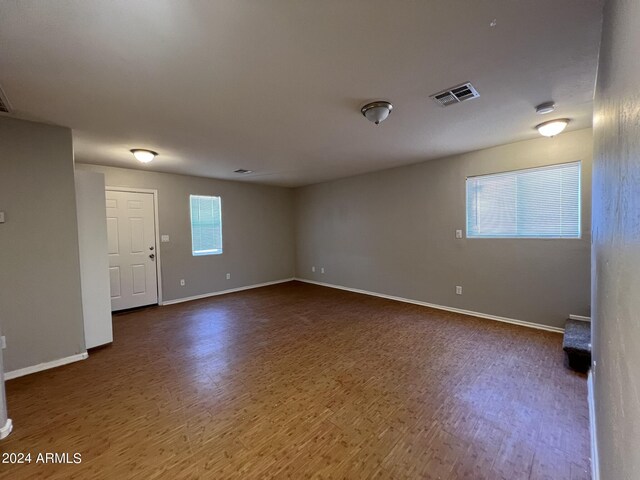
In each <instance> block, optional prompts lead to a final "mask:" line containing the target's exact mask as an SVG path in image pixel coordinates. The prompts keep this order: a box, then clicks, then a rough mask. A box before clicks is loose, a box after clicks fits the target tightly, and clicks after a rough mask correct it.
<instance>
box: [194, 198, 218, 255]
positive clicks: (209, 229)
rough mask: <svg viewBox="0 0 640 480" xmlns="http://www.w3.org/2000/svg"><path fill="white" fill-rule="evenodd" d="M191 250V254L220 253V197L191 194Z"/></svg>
mask: <svg viewBox="0 0 640 480" xmlns="http://www.w3.org/2000/svg"><path fill="white" fill-rule="evenodd" d="M189 201H190V204H191V251H192V253H193V255H196V256H197V255H216V254H220V253H222V212H221V207H220V197H207V196H202V195H191V196H190V197H189Z"/></svg>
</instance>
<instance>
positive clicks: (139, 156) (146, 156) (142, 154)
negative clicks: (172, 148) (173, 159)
mask: <svg viewBox="0 0 640 480" xmlns="http://www.w3.org/2000/svg"><path fill="white" fill-rule="evenodd" d="M130 152H131V153H133V156H134V157H136V160H138V161H139V162H141V163H149V162H150V161H151V160H153V159H154V158H156V157H157V156H158V154H157V153H156V152H154V151H152V150H146V149H144V148H133V149H131V150H130Z"/></svg>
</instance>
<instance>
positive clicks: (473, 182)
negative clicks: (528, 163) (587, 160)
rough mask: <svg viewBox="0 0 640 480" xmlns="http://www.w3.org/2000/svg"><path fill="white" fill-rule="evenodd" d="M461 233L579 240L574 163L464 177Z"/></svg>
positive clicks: (577, 165) (576, 164) (577, 169)
mask: <svg viewBox="0 0 640 480" xmlns="http://www.w3.org/2000/svg"><path fill="white" fill-rule="evenodd" d="M467 237H469V238H580V162H573V163H564V164H560V165H551V166H548V167H542V168H530V169H527V170H517V171H513V172H505V173H497V174H493V175H482V176H477V177H469V178H467Z"/></svg>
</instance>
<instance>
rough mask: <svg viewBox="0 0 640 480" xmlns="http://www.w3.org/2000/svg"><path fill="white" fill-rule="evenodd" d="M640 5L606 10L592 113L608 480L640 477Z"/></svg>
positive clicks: (602, 434) (598, 378) (615, 2)
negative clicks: (639, 88) (639, 89)
mask: <svg viewBox="0 0 640 480" xmlns="http://www.w3.org/2000/svg"><path fill="white" fill-rule="evenodd" d="M639 46H640V2H638V0H610V1H609V2H608V3H607V4H606V6H605V11H604V23H603V34H602V48H601V51H600V65H599V68H598V83H597V87H596V97H595V115H594V177H593V205H594V211H593V279H594V280H593V310H594V312H593V329H594V338H593V344H594V354H593V360H594V368H593V371H592V372H593V375H594V384H595V388H594V391H595V394H594V398H595V407H596V409H595V410H596V424H597V428H596V431H597V446H598V450H599V459H600V478H601V479H602V480H637V479H638V478H640V370H639V367H640V120H639V119H640V95H639V94H638V85H640V55H639V50H638V49H639Z"/></svg>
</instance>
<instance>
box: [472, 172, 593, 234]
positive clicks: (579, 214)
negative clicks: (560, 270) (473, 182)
mask: <svg viewBox="0 0 640 480" xmlns="http://www.w3.org/2000/svg"><path fill="white" fill-rule="evenodd" d="M572 164H578V165H580V171H579V178H578V201H579V205H578V228H579V233H578V236H571V237H558V236H542V235H540V236H526V237H525V236H519V235H473V236H469V230H468V225H469V211H468V209H467V205H468V201H469V192H468V189H467V181H468V180H469V179H470V178H478V177H498V176H502V175H505V176H507V175H511V174H513V173H514V172H525V171H535V170H548V169H550V168H553V167H559V166H562V165H572ZM464 196H465V198H464V226H465V238H466V239H469V240H582V230H583V228H582V160H574V161H571V162H561V163H552V164H549V165H541V166H539V167H528V168H515V169H513V170H505V171H502V172H496V173H482V174H479V175H468V176H467V177H465V183H464Z"/></svg>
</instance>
